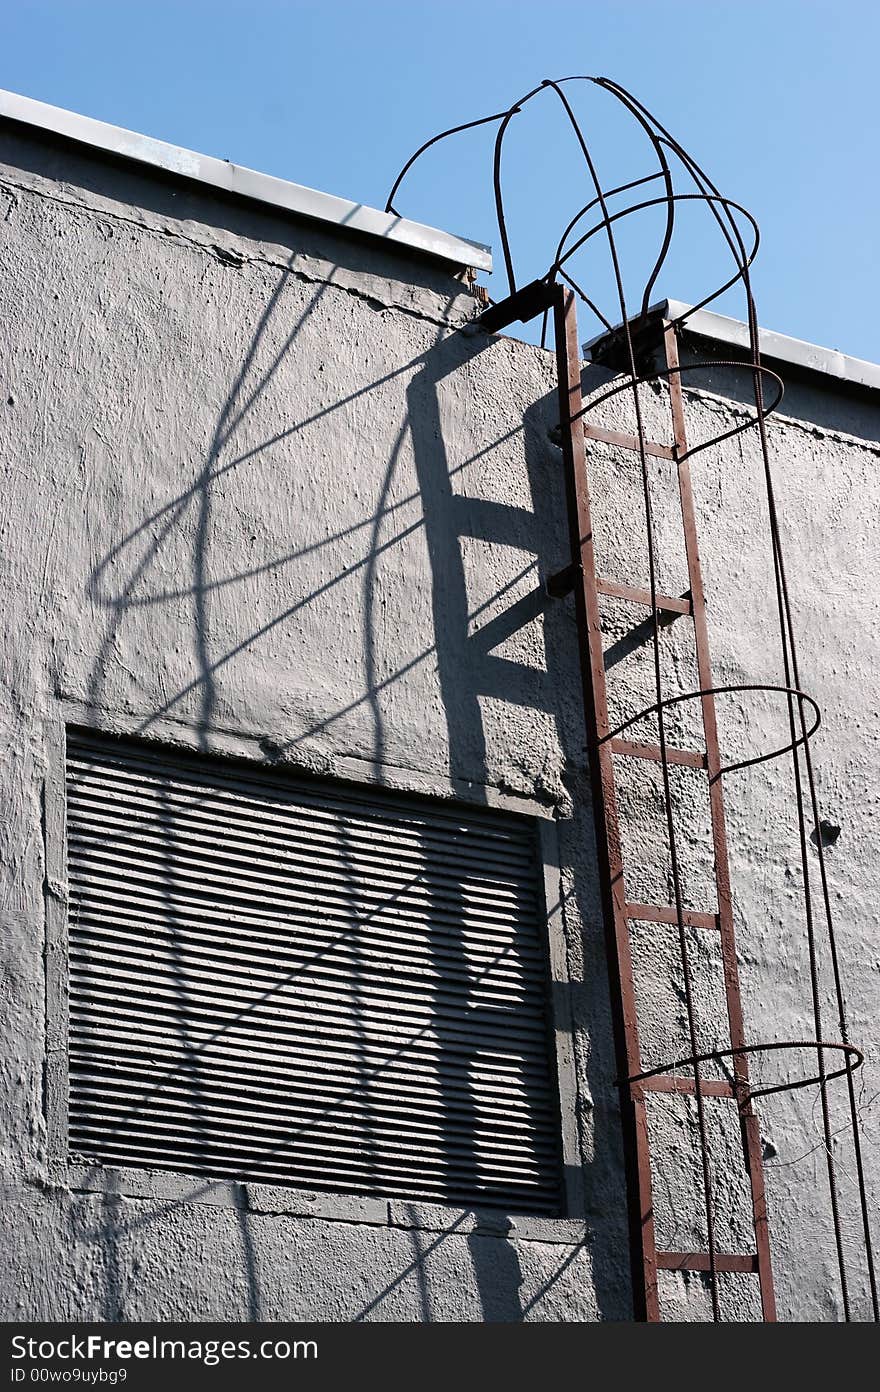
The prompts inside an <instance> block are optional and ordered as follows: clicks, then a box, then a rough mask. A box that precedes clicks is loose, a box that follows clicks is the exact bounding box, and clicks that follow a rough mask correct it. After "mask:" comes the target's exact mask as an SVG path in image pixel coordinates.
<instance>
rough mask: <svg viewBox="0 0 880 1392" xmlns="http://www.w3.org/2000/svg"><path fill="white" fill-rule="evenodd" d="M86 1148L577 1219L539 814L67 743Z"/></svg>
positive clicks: (77, 1139)
mask: <svg viewBox="0 0 880 1392" xmlns="http://www.w3.org/2000/svg"><path fill="white" fill-rule="evenodd" d="M67 834H68V870H69V879H70V894H71V905H70V914H69V937H70V943H69V956H70V971H69V981H70V987H69V990H70V1070H69V1078H70V1096H69V1135H70V1146H71V1151H72V1152H73V1153H76V1154H78V1155H81V1156H82V1157H83V1158H84V1159H86V1160H88V1161H89V1162H92V1163H94V1162H98V1163H101V1164H105V1165H127V1166H135V1167H140V1168H151V1169H152V1168H156V1169H170V1170H177V1171H180V1172H181V1173H185V1174H203V1175H212V1176H214V1177H217V1178H232V1179H238V1180H243V1181H244V1180H248V1179H250V1180H253V1181H262V1182H266V1183H273V1184H284V1185H290V1186H294V1187H296V1188H305V1189H308V1188H313V1189H319V1190H327V1191H330V1192H340V1193H346V1192H347V1193H358V1194H365V1195H367V1194H377V1195H385V1196H387V1197H402V1198H412V1199H423V1200H426V1201H432V1202H433V1201H440V1202H446V1203H457V1204H458V1203H464V1204H474V1203H479V1204H494V1205H499V1206H502V1207H506V1208H509V1209H512V1210H519V1211H529V1212H539V1213H554V1212H558V1211H559V1200H560V1167H559V1140H558V1129H559V1119H558V1104H557V1102H556V1096H555V1089H554V1086H553V1082H552V1070H551V1065H550V1057H549V1040H550V1031H549V1028H548V1021H547V1018H546V1012H547V1004H546V1001H547V994H546V992H547V988H546V980H545V973H546V957H545V948H544V943H543V939H542V932H541V926H540V920H539V913H538V905H539V903H540V897H539V869H538V860H537V854H536V845H535V836H534V829H533V825H532V823H530V822H529V821H527V820H525V819H523V818H520V817H516V816H513V815H511V814H508V813H495V812H493V811H489V810H487V809H479V808H475V809H473V811H471V809H462V808H461V807H458V806H455V805H454V804H451V803H443V802H438V803H433V802H429V801H427V800H425V799H420V798H417V797H415V796H413V795H410V794H401V795H398V794H396V793H395V794H391V793H387V792H384V791H381V790H373V789H372V788H358V789H356V788H343V787H341V786H340V787H336V786H331V785H325V784H322V783H319V782H317V781H316V780H308V781H306V780H304V779H298V778H295V777H294V776H292V775H291V776H288V775H287V774H286V773H285V772H282V771H266V772H264V771H263V770H262V769H258V768H253V767H248V766H246V765H244V764H239V763H235V762H232V761H224V760H218V759H209V758H206V757H202V756H197V755H193V754H190V753H181V754H179V755H178V753H177V752H176V751H171V750H169V749H167V748H164V749H161V750H160V749H156V750H155V751H154V750H153V748H152V747H151V746H149V745H147V744H136V743H134V742H130V741H126V740H116V739H111V738H109V737H102V736H98V735H95V734H91V733H90V734H85V733H81V732H73V731H70V732H69V733H68V807H67Z"/></svg>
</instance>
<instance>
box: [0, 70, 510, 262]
mask: <svg viewBox="0 0 880 1392" xmlns="http://www.w3.org/2000/svg"><path fill="white" fill-rule="evenodd" d="M0 117H5V118H6V119H7V120H10V121H18V122H20V123H21V124H23V125H26V126H32V127H35V128H36V129H38V130H42V131H51V132H52V133H53V134H54V135H60V136H64V137H65V138H66V139H68V140H75V141H76V142H77V143H78V144H80V145H87V146H89V147H90V148H91V149H93V150H101V151H103V152H105V153H107V154H111V155H115V156H117V157H120V158H122V159H130V160H133V161H135V162H136V163H138V164H144V165H148V166H150V167H151V168H153V169H162V170H164V171H166V172H167V173H170V174H177V175H181V176H183V177H184V178H186V179H195V180H196V181H197V182H199V183H202V184H207V185H209V186H210V187H211V188H216V189H221V190H222V191H223V192H224V193H232V194H236V195H237V196H239V197H241V198H248V199H252V200H253V201H255V202H257V203H263V204H267V205H269V206H270V207H272V208H280V209H281V210H282V211H284V212H287V213H294V214H295V215H296V216H298V217H305V218H310V219H312V220H313V221H316V222H324V223H329V224H331V225H333V226H335V227H344V228H346V229H347V230H348V231H352V232H358V233H361V234H362V235H364V236H367V237H371V238H379V239H381V240H382V241H385V242H394V243H395V244H396V245H398V246H405V247H409V248H411V249H413V250H415V251H419V252H423V253H426V254H427V255H429V256H434V257H437V258H438V259H439V260H441V261H447V262H451V263H452V264H453V265H455V266H472V267H473V268H474V269H475V270H479V271H491V269H492V252H491V249H490V248H489V247H486V246H483V245H482V243H480V242H471V241H468V240H466V239H465V238H463V237H456V236H453V235H452V233H450V232H441V231H440V230H439V229H438V228H436V227H427V226H425V224H423V223H421V222H410V220H409V219H408V218H401V217H397V216H396V215H395V214H393V213H382V212H379V210H378V209H377V208H369V207H366V206H365V205H364V204H363V203H351V202H349V201H348V199H345V198H336V197H335V196H334V195H333V194H330V193H320V192H319V191H318V190H317V189H310V188H306V187H305V186H304V185H302V184H292V183H289V182H288V181H287V180H286V179H276V178H274V177H273V175H271V174H260V173H258V172H257V171H256V170H254V169H247V168H245V167H244V166H243V165H240V164H231V163H230V162H229V161H228V160H220V159H214V158H213V157H212V156H211V155H199V154H196V153H195V151H193V150H184V149H182V148H181V147H180V146H179V145H169V144H168V143H167V142H166V141H164V140H153V139H151V138H150V137H149V136H147V135H138V134H137V133H136V132H134V131H128V130H124V129H123V128H122V127H121V126H111V125H108V124H107V123H106V122H104V121H95V120H93V119H92V118H91V117H90V116H79V115H77V114H76V113H75V112H73V111H64V110H63V109H62V108H61V107H58V106H49V105H47V104H46V103H45V102H40V101H35V100H34V99H33V98H32V97H22V96H19V95H18V94H17V93H15V92H5V91H3V90H2V89H0Z"/></svg>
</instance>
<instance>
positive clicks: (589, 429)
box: [481, 281, 776, 1321]
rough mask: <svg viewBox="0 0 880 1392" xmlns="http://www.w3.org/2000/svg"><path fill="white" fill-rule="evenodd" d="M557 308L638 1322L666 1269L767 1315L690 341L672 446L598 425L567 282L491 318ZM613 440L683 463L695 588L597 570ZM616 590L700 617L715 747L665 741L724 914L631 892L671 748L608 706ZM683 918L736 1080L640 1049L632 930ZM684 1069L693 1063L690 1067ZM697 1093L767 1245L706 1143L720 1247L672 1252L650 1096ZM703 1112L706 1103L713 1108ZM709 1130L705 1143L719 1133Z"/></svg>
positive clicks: (668, 363)
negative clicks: (722, 1015)
mask: <svg viewBox="0 0 880 1392" xmlns="http://www.w3.org/2000/svg"><path fill="white" fill-rule="evenodd" d="M547 310H550V311H551V312H552V314H553V320H554V327H555V339H556V361H557V374H558V393H559V408H560V430H561V444H562V451H563V460H564V468H565V479H566V494H567V503H568V521H569V533H570V539H571V554H572V563H571V565H570V566H569V567H567V568H566V570H565V571H563V572H561V573H560V574H559V575H557V576H554V577H552V578H551V580H550V581H549V582H548V590H549V591H550V593H551V594H552V595H556V596H562V595H564V594H567V593H569V592H573V594H574V602H575V610H576V617H577V625H578V632H579V636H580V666H581V681H582V691H583V702H584V712H585V719H586V726H587V734H588V750H589V758H590V771H591V776H592V786H593V803H594V816H595V822H596V841H597V852H598V859H599V871H600V880H601V884H602V895H603V911H604V918H605V924H606V935H607V950H608V961H609V968H610V973H611V997H612V1010H613V1014H614V1017H615V1034H616V1047H617V1057H618V1068H619V1075H620V1076H619V1086H620V1095H621V1112H622V1121H623V1131H624V1145H625V1153H626V1160H627V1172H628V1193H629V1208H630V1238H631V1256H632V1273H633V1292H634V1306H635V1313H636V1317H637V1318H640V1319H647V1320H649V1321H658V1320H659V1319H660V1318H661V1311H660V1299H659V1292H658V1271H662V1270H669V1271H688V1272H691V1271H692V1272H703V1273H708V1274H709V1276H710V1282H711V1290H712V1299H713V1310H714V1315H715V1318H716V1319H717V1318H718V1317H719V1304H718V1285H717V1274H718V1273H723V1272H736V1273H741V1274H751V1275H754V1276H755V1277H756V1279H757V1281H758V1283H759V1290H760V1300H761V1309H762V1313H763V1318H764V1320H765V1321H773V1320H775V1318H776V1309H775V1299H774V1290H773V1275H772V1269H771V1261H770V1244H769V1235H768V1222H767V1208H766V1201H765V1192H764V1174H763V1165H762V1155H761V1140H760V1133H759V1128H758V1119H757V1116H756V1115H755V1113H754V1110H753V1108H752V1102H751V1097H752V1093H751V1090H750V1085H749V1074H748V1062H747V1055H748V1052H749V1048H748V1046H747V1044H746V1040H745V1034H744V1027H743V1012H742V999H741V993H740V984H739V975H738V970H737V960H736V947H735V940H734V926H733V909H732V900H731V887H730V869H729V864H728V854H727V835H726V830H725V817H724V803H723V795H722V784H721V777H720V774H721V772H722V769H721V761H720V754H719V747H718V734H717V724H716V715H715V697H714V690H713V680H712V672H711V662H710V653H709V639H708V629H707V623H706V608H705V599H704V594H703V581H702V575H701V567H700V556H699V550H698V545H697V529H696V518H695V512H694V500H693V494H692V489H691V478H690V469H689V465H688V462H687V459H686V458H685V457H684V456H685V455H686V452H687V442H686V437H685V419H684V408H683V398H682V390H681V380H680V375H679V373H680V365H679V359H678V343H677V338H676V331H675V329H674V327H673V326H671V325H668V324H665V323H664V324H663V325H662V326H661V345H660V346H661V348H662V353H663V356H664V358H665V370H664V373H663V374H662V375H664V376H665V377H666V380H667V381H668V389H669V401H670V408H671V417H672V443H671V444H662V443H657V442H653V441H647V440H642V441H640V440H639V439H638V438H637V437H636V436H635V435H627V434H625V433H621V432H618V431H612V430H607V429H604V428H602V427H600V426H596V425H593V424H592V423H590V422H587V421H585V419H584V416H583V414H582V412H583V403H582V397H581V350H580V344H579V342H578V332H577V316H576V302H575V296H574V294H573V293H572V291H570V290H569V289H567V288H566V287H564V286H562V285H560V284H558V283H556V282H553V281H536V282H533V283H532V284H531V285H528V286H526V287H524V288H523V289H522V290H520V291H517V292H516V293H515V294H514V295H512V296H510V297H509V298H508V299H506V300H504V301H502V302H501V303H500V304H498V305H493V306H492V307H491V308H490V309H488V310H487V311H485V312H484V313H483V315H482V316H481V323H482V326H483V327H484V328H485V329H487V330H488V331H490V332H495V331H498V330H500V329H502V328H504V327H505V326H506V325H508V324H510V323H512V322H514V320H521V321H527V320H528V319H531V318H533V317H535V315H537V314H538V313H541V312H546V311H547ZM587 439H592V440H596V441H601V442H604V443H606V444H612V445H615V446H618V447H621V448H624V449H629V450H633V451H635V452H637V453H639V454H640V455H641V454H642V452H643V451H644V453H645V454H647V455H651V456H654V457H657V458H660V459H664V460H668V461H670V464H671V465H672V466H673V467H674V469H675V472H676V475H677V482H678V493H679V499H680V503H681V514H682V523H683V528H684V539H685V554H686V560H687V572H688V579H689V590H688V593H687V594H686V595H685V596H682V597H675V596H670V595H664V594H659V593H657V592H656V589H655V590H654V593H653V595H652V593H651V591H649V590H646V589H644V588H641V587H637V586H630V585H625V584H620V583H618V582H616V581H611V580H608V579H605V578H603V577H602V575H601V574H600V573H599V572H598V571H597V564H596V556H595V551H594V544H593V531H592V523H591V516H590V494H589V484H588V476H587V461H586V444H585V442H586V440H587ZM600 595H606V596H613V597H616V598H618V599H622V600H624V601H627V602H629V603H631V604H633V605H634V606H636V607H638V608H640V609H642V610H646V611H647V612H648V614H649V615H651V616H652V618H653V611H654V609H655V608H656V611H657V621H658V622H671V621H673V620H675V619H677V618H679V617H682V616H687V617H688V618H689V619H690V620H691V622H692V623H693V628H694V639H695V649H696V660H697V670H698V674H699V688H700V690H699V693H695V695H696V698H697V699H698V700H699V702H700V706H701V713H702V726H703V732H704V736H705V751H704V752H702V751H694V750H684V749H677V748H673V747H672V746H670V745H665V755H666V761H667V764H679V765H684V766H687V767H691V768H697V769H700V770H703V771H704V772H705V773H706V776H707V779H708V797H709V810H710V818H711V829H712V843H713V860H714V880H715V887H716V899H717V904H716V909H715V911H714V912H694V911H692V910H686V909H681V908H680V904H679V906H678V907H673V906H670V905H667V904H637V903H631V902H628V901H627V897H626V892H625V880H624V862H623V851H622V844H621V829H620V821H619V813H618V797H617V787H616V781H615V771H614V757H615V756H618V757H620V756H623V757H625V758H636V759H648V760H653V761H655V762H657V763H660V762H662V752H661V748H660V746H659V745H653V744H647V743H644V742H633V741H629V740H625V739H621V738H618V737H617V736H616V735H615V734H614V732H613V731H612V729H611V726H610V722H609V715H608V702H607V692H606V679H605V667H604V652H603V641H602V628H601V620H600V612H599V596H600ZM635 921H638V922H648V923H657V924H672V925H675V926H677V927H678V928H679V932H680V934H681V935H682V953H683V954H684V952H685V948H684V942H683V935H684V930H685V927H687V928H691V929H699V930H705V931H706V932H709V933H718V934H719V937H720V948H721V960H722V966H723V975H724V993H725V998H726V1005H727V1016H728V1025H729V1036H730V1049H729V1050H725V1051H718V1053H720V1054H727V1055H728V1056H730V1057H731V1059H732V1081H726V1080H719V1079H715V1078H706V1077H703V1076H702V1073H701V1067H700V1064H701V1061H704V1060H705V1058H706V1057H710V1056H711V1057H717V1056H718V1054H717V1053H715V1052H713V1053H712V1054H711V1055H706V1056H702V1057H701V1056H700V1055H699V1054H696V1053H695V1055H694V1057H693V1058H689V1059H688V1061H687V1071H686V1072H685V1071H679V1072H673V1071H671V1069H672V1068H673V1067H675V1065H664V1066H663V1067H661V1068H654V1069H649V1070H646V1069H644V1067H643V1064H642V1059H641V1054H640V1047H639V1021H638V1013H637V1006H636V993H635V984H634V961H633V942H632V935H631V929H630V925H631V924H632V923H633V922H635ZM679 1067H680V1064H679ZM652 1092H654V1093H656V1092H663V1093H683V1094H689V1095H691V1096H694V1097H695V1098H696V1101H697V1107H698V1109H700V1108H701V1107H702V1101H703V1099H704V1098H706V1097H713V1098H724V1099H727V1100H729V1101H730V1102H731V1103H732V1104H733V1105H736V1106H737V1108H738V1113H739V1119H740V1125H741V1135H742V1146H743V1159H744V1165H745V1170H746V1173H747V1176H748V1181H749V1186H750V1194H751V1208H752V1221H753V1227H754V1238H755V1244H754V1251H753V1252H725V1251H720V1250H718V1248H717V1245H716V1244H715V1243H714V1240H713V1237H712V1231H713V1215H712V1194H711V1188H710V1185H709V1179H708V1157H707V1155H706V1151H705V1146H704V1149H703V1155H702V1159H703V1164H704V1173H705V1174H706V1210H707V1228H708V1234H709V1242H708V1247H709V1250H707V1251H692V1252H672V1251H658V1250H657V1244H656V1240H655V1231H654V1213H653V1201H652V1161H651V1149H650V1144H649V1134H648V1113H647V1105H646V1094H649V1093H652ZM700 1116H701V1117H702V1112H700ZM701 1137H702V1138H703V1140H705V1132H704V1130H702V1122H701Z"/></svg>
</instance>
